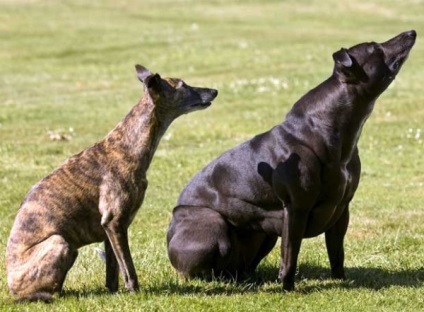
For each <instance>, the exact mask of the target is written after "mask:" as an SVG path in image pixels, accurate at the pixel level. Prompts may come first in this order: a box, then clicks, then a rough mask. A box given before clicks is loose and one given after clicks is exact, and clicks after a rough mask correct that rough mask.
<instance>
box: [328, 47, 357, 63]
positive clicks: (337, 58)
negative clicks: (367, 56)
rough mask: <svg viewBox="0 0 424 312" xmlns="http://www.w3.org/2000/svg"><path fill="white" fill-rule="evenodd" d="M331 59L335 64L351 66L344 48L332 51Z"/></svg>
mask: <svg viewBox="0 0 424 312" xmlns="http://www.w3.org/2000/svg"><path fill="white" fill-rule="evenodd" d="M333 60H334V62H336V64H341V65H343V66H344V67H352V65H353V61H352V58H351V57H350V55H349V53H348V52H347V50H346V49H344V48H342V49H340V50H339V51H337V52H335V53H333Z"/></svg>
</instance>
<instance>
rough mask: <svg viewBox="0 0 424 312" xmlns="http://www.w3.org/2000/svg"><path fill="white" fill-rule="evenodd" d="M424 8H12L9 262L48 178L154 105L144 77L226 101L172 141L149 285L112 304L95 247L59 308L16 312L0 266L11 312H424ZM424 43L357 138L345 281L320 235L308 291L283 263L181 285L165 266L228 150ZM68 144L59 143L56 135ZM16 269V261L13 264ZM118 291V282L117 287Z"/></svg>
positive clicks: (0, 150)
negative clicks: (208, 173) (357, 61)
mask: <svg viewBox="0 0 424 312" xmlns="http://www.w3.org/2000/svg"><path fill="white" fill-rule="evenodd" d="M423 23H424V8H423V6H422V3H421V2H420V1H413V0H411V1H395V0H391V1H382V0H378V1H372V2H369V1H356V2H351V3H348V2H341V1H336V0H326V1H318V0H312V1H304V0H302V1H294V0H289V1H272V0H267V1H253V0H249V1H223V0H215V1H190V0H179V1H166V0H160V1H158V0H156V1H140V2H136V3H134V2H132V1H119V2H116V1H97V0H96V1H90V2H87V1H61V2H57V1H24V0H19V1H0V47H1V48H0V233H1V236H0V237H1V239H0V253H1V254H2V255H4V251H5V248H6V240H7V237H8V235H9V231H10V228H11V226H12V223H13V219H14V216H15V214H16V211H17V209H18V207H19V204H20V202H21V200H22V199H23V197H24V195H25V194H26V192H27V191H28V190H29V188H30V187H31V185H33V184H34V183H35V182H36V181H37V180H38V179H40V178H42V177H43V176H45V175H46V174H47V173H48V172H50V171H51V170H52V169H54V168H55V167H57V166H58V165H59V164H60V163H61V162H63V161H64V160H65V159H66V158H67V157H69V156H71V155H72V154H74V153H77V152H79V151H80V150H81V149H83V148H85V147H87V146H90V145H91V144H93V143H94V142H95V141H97V140H99V139H101V138H102V137H103V136H104V135H105V134H106V133H107V132H108V131H109V130H110V129H112V127H113V126H114V125H115V124H116V123H117V122H118V121H119V120H120V119H121V118H122V117H123V116H124V115H125V113H126V112H127V111H128V110H129V109H130V107H131V106H132V105H133V104H135V103H136V102H137V100H138V98H139V97H140V96H141V94H142V87H141V85H140V84H139V82H138V81H137V79H136V77H135V71H134V67H133V66H134V64H136V63H140V64H143V65H145V66H146V67H148V68H149V69H151V70H152V71H155V72H156V71H157V72H159V73H160V74H162V75H163V76H172V77H182V78H184V79H185V81H186V82H187V83H188V84H192V85H204V86H209V87H215V88H218V89H219V92H220V94H219V97H218V98H217V100H216V101H215V102H214V104H213V105H212V106H211V107H210V108H209V109H207V110H205V111H201V112H196V113H194V114H190V115H188V116H183V117H181V118H180V119H179V120H177V121H175V123H174V124H173V125H172V126H171V127H170V129H169V130H168V132H167V134H166V135H165V137H164V139H163V140H162V142H161V144H160V146H159V149H158V151H157V154H156V156H155V158H154V161H153V163H152V165H151V168H150V171H149V173H148V177H149V189H148V191H147V195H146V200H145V202H144V204H143V207H142V208H141V210H140V212H139V214H138V216H137V217H136V219H135V221H134V223H133V224H132V225H131V227H130V243H131V248H132V254H133V258H134V261H135V265H136V268H137V272H138V276H139V279H140V284H141V288H142V289H141V291H140V293H138V294H135V295H131V294H128V293H127V292H126V291H125V290H124V289H123V288H121V289H120V292H119V293H118V294H116V295H109V294H108V293H107V292H106V290H105V288H104V287H103V284H104V267H103V264H102V262H101V261H100V259H98V257H97V255H96V253H95V251H94V247H97V245H90V246H87V247H84V248H82V249H81V251H80V256H79V257H78V259H77V262H76V264H75V265H74V267H73V268H72V269H71V271H70V272H69V276H68V278H67V281H66V283H65V293H64V296H63V297H62V298H58V299H57V300H56V301H55V302H54V303H53V304H51V305H44V304H40V303H35V304H19V305H14V304H12V301H11V299H10V296H9V294H8V289H7V285H6V277H5V269H4V265H2V266H0V309H1V310H11V311H13V310H15V311H21V310H36V309H37V310H40V311H48V310H61V311H68V310H69V311H90V310H94V311H97V310H100V309H102V310H105V311H106V310H107V311H115V310H117V309H124V310H134V311H144V310H149V311H161V310H164V311H171V310H174V311H182V310H187V309H192V310H195V311H206V310H212V311H228V310H234V311H256V310H263V311H283V310H284V311H291V310H307V311H323V310H325V311H327V310H328V311H358V310H359V311H360V310H367V311H373V310H375V311H382V310H383V311H399V310H406V311H418V310H420V308H422V306H423V304H424V302H423V299H422V298H423V296H422V292H423V280H424V273H423V271H424V268H423V265H424V264H423V263H424V247H423V246H424V226H423V224H424V213H423V211H424V210H423V208H424V207H423V200H422V199H423V196H424V163H423V159H424V158H423V157H422V154H423V151H424V145H423V136H424V127H423V124H424V105H423V103H424V92H423V90H422V80H423V75H422V72H423V68H424V56H423V55H424V53H423V52H424V45H423V44H422V43H421V37H420V36H422V34H424V24H423ZM409 29H416V30H417V32H418V41H417V43H416V46H415V47H414V49H413V51H412V53H411V56H410V59H409V60H408V61H407V63H406V64H405V66H404V68H403V69H402V72H401V73H400V75H399V76H398V78H397V80H396V81H395V83H394V84H393V85H392V86H391V87H390V88H389V89H388V90H387V91H386V92H385V94H383V95H382V96H381V98H380V99H379V100H378V102H377V105H376V107H375V110H374V112H373V114H372V116H371V117H370V120H369V121H368V122H367V124H366V126H365V128H364V131H363V134H362V138H361V140H360V153H361V157H362V166H363V172H362V179H361V184H360V186H359V190H358V192H357V195H356V197H355V199H354V201H353V202H352V205H351V211H352V213H351V214H352V216H351V225H350V228H349V231H348V235H347V239H346V266H347V272H346V273H347V276H348V280H346V281H334V280H330V279H329V276H330V273H329V268H328V267H329V266H328V260H327V256H326V250H325V247H324V241H323V238H322V237H318V238H314V239H310V240H306V241H304V243H303V245H302V250H301V254H300V258H299V272H298V274H297V284H296V286H297V291H296V292H294V293H290V294H286V293H282V292H281V285H280V283H279V282H278V281H277V271H278V263H279V253H278V249H279V248H277V247H276V248H275V250H274V251H273V252H272V253H271V254H270V255H269V256H268V257H267V258H266V259H265V260H264V262H263V263H262V264H261V265H260V267H259V269H258V271H257V272H256V273H255V275H254V276H252V277H250V278H249V279H248V280H245V281H242V282H239V283H236V282H234V281H230V282H228V281H222V280H219V279H218V280H214V281H211V282H203V281H199V280H193V281H185V280H183V279H181V278H180V277H178V275H177V274H176V273H175V271H174V270H173V269H172V267H171V266H170V264H169V261H168V259H167V255H166V244H165V233H166V228H167V226H168V223H169V220H170V217H171V211H172V208H173V206H174V204H175V202H176V199H177V197H178V195H179V193H180V191H181V190H182V188H183V187H184V185H185V184H186V183H187V181H188V180H189V179H190V178H191V177H192V176H193V174H194V173H196V172H197V171H198V170H199V169H200V168H202V167H203V166H204V165H205V164H207V163H208V162H209V161H210V160H212V159H213V158H214V157H216V156H218V155H219V154H220V153H221V152H223V151H225V150H226V149H228V148H230V147H233V146H235V145H236V144H239V143H241V142H242V141H244V140H246V139H249V138H250V137H252V136H253V135H255V134H257V133H260V132H263V131H266V130H268V129H269V128H271V127H272V126H273V125H275V124H277V123H279V122H281V121H282V120H283V118H284V115H285V113H286V112H287V111H288V109H289V108H290V107H291V105H292V104H293V103H294V101H296V100H297V99H298V98H299V97H300V96H301V95H302V94H304V93H305V92H306V91H307V90H309V89H310V88H312V87H313V86H315V85H316V84H318V83H319V82H321V81H322V80H324V79H325V78H326V77H328V76H329V75H330V73H331V70H332V59H331V54H332V53H333V52H334V51H336V50H338V49H340V47H342V46H344V47H349V46H351V45H354V44H356V43H358V42H362V41H373V40H375V41H384V40H387V39H388V38H390V37H392V36H394V35H395V34H397V33H399V32H401V31H405V30H409ZM49 131H50V132H55V133H66V134H69V135H71V137H72V140H70V141H52V140H50V138H49V135H48V133H49ZM3 259H4V257H3ZM121 285H122V281H121Z"/></svg>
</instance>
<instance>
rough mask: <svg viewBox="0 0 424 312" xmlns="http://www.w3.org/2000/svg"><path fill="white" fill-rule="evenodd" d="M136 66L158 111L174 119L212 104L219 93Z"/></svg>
mask: <svg viewBox="0 0 424 312" xmlns="http://www.w3.org/2000/svg"><path fill="white" fill-rule="evenodd" d="M135 68H136V71H137V76H138V79H140V81H141V82H142V83H143V84H144V86H145V92H147V93H148V95H149V96H150V97H151V98H152V100H153V103H154V104H155V106H156V109H157V111H158V112H160V113H163V114H166V115H168V116H169V117H170V118H172V119H175V118H177V117H178V116H180V115H182V114H187V113H190V112H192V111H195V110H200V109H204V108H206V107H208V106H210V105H211V102H212V101H213V99H215V97H216V96H217V95H218V91H217V90H215V89H208V88H198V87H191V86H189V85H187V84H186V83H185V82H184V81H183V80H181V79H179V78H164V79H163V78H161V77H160V76H159V74H153V73H152V72H150V71H149V70H148V69H147V68H145V67H143V66H141V65H136V66H135Z"/></svg>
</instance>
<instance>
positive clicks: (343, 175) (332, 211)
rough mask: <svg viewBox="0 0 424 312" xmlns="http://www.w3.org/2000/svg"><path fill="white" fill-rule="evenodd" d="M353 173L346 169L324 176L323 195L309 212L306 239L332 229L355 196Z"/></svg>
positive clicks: (341, 168)
mask: <svg viewBox="0 0 424 312" xmlns="http://www.w3.org/2000/svg"><path fill="white" fill-rule="evenodd" d="M353 189H354V187H353V179H352V172H350V171H349V170H347V169H346V168H344V167H340V168H339V169H334V168H333V170H330V171H328V172H326V173H324V175H323V184H322V188H321V194H320V196H319V198H318V200H317V202H316V203H315V205H314V206H313V208H312V209H311V211H310V212H309V216H308V223H307V227H306V231H305V235H304V236H305V237H314V236H317V235H319V234H321V233H323V232H325V231H326V230H327V229H329V228H330V227H332V226H333V225H334V223H335V222H336V221H337V220H338V219H339V218H340V216H341V215H342V213H343V211H344V210H345V209H346V208H347V204H348V203H349V201H350V199H351V198H352V196H353V192H354V191H353Z"/></svg>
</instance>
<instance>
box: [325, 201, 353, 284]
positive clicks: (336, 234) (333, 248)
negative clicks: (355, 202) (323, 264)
mask: <svg viewBox="0 0 424 312" xmlns="http://www.w3.org/2000/svg"><path fill="white" fill-rule="evenodd" d="M348 225H349V207H348V206H346V208H345V210H344V211H343V214H342V215H341V216H340V218H339V220H337V222H336V224H335V225H334V226H333V227H331V228H330V229H329V230H327V231H326V232H325V244H326V246H327V253H328V257H329V258H330V266H331V276H332V277H333V278H340V279H345V278H346V276H345V272H344V267H343V265H344V249H343V240H344V237H345V234H346V231H347V227H348Z"/></svg>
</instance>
